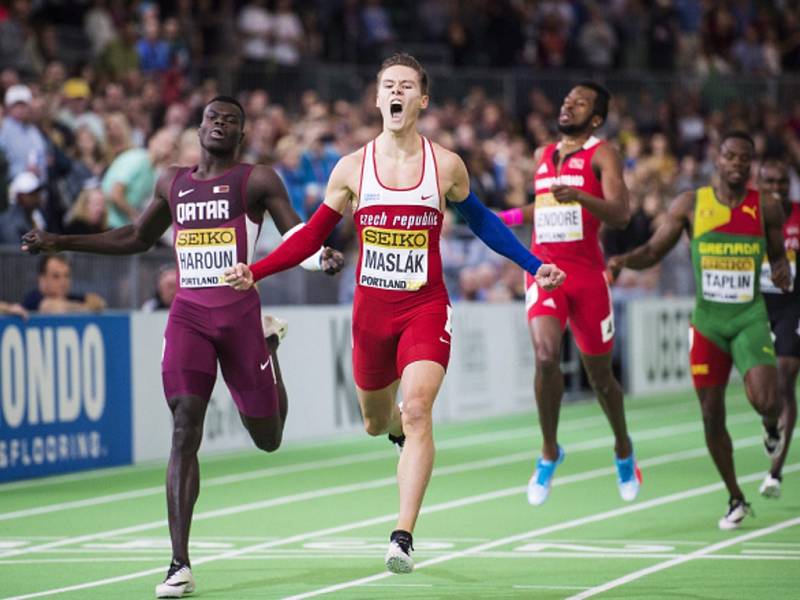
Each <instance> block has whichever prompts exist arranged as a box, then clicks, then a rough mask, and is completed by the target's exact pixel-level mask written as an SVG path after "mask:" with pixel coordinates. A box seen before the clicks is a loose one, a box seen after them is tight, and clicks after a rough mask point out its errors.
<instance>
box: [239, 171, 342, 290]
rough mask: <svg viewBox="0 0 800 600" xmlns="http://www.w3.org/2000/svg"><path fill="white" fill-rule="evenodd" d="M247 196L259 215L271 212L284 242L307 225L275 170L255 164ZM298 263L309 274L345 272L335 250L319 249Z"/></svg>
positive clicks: (339, 256) (248, 183)
mask: <svg viewBox="0 0 800 600" xmlns="http://www.w3.org/2000/svg"><path fill="white" fill-rule="evenodd" d="M247 196H248V198H247V203H248V206H256V207H257V209H256V212H257V213H258V214H259V215H260V214H263V213H264V212H265V211H266V212H268V213H269V215H270V217H272V221H273V222H274V223H275V227H276V228H277V229H278V231H279V232H280V234H281V236H282V237H283V239H284V240H287V239H289V238H290V237H291V236H292V235H294V234H295V233H296V232H297V231H299V230H300V229H301V228H302V227H304V226H305V223H303V222H302V221H301V220H300V217H299V216H298V214H297V213H296V212H295V210H294V208H293V207H292V203H291V201H290V200H289V193H288V192H287V190H286V186H285V185H284V184H283V181H282V180H281V178H280V177H279V176H278V173H277V172H276V171H275V169H273V168H272V167H268V166H265V165H256V166H255V167H254V168H253V171H252V172H251V173H250V177H249V179H248V182H247ZM299 264H300V266H301V267H302V268H304V269H305V270H307V271H319V270H320V269H321V270H323V271H325V272H326V273H328V274H329V275H332V274H334V273H338V272H339V271H341V270H342V266H343V265H344V257H343V256H342V253H341V252H339V251H338V250H334V249H333V248H328V247H317V248H316V249H315V251H314V252H312V253H311V254H310V255H309V256H308V257H306V259H305V260H303V261H301V262H300V263H299Z"/></svg>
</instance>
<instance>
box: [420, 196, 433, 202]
mask: <svg viewBox="0 0 800 600" xmlns="http://www.w3.org/2000/svg"><path fill="white" fill-rule="evenodd" d="M431 198H433V194H428V195H427V196H423V197H422V200H423V202H424V201H425V200H430V199H431Z"/></svg>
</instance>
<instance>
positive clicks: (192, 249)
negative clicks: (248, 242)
mask: <svg viewBox="0 0 800 600" xmlns="http://www.w3.org/2000/svg"><path fill="white" fill-rule="evenodd" d="M175 254H176V256H177V258H178V274H179V275H178V278H179V281H180V286H181V287H183V288H204V287H220V286H224V285H227V284H226V283H225V280H224V278H223V273H224V271H225V269H228V268H230V267H233V265H234V264H235V263H236V230H235V229H234V228H233V227H225V228H219V229H182V230H180V231H179V232H178V235H177V237H176V238H175Z"/></svg>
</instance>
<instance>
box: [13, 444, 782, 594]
mask: <svg viewBox="0 0 800 600" xmlns="http://www.w3.org/2000/svg"><path fill="white" fill-rule="evenodd" d="M743 441H747V444H746V445H757V444H760V443H761V438H760V437H753V438H747V440H741V441H740V442H743ZM706 452H707V451H706V449H705V448H696V449H694V450H688V451H683V452H677V453H672V454H665V455H662V456H658V457H655V458H652V459H649V460H645V461H641V462H640V465H641V466H643V467H650V466H655V465H658V464H665V463H674V462H677V461H679V460H685V459H691V458H697V457H701V456H705V455H706ZM788 471H789V468H785V469H784V472H785V473H786V472H788ZM612 472H615V470H614V468H613V467H612V468H609V469H594V470H593V471H587V472H585V473H577V474H575V475H572V476H567V477H562V478H560V479H559V482H560V485H566V484H569V483H574V482H577V481H584V480H587V479H593V478H596V477H601V476H606V475H608V474H609V473H612ZM762 476H763V473H760V474H759V475H758V477H762ZM720 485H721V484H720ZM715 489H716V488H715ZM524 491H525V486H515V487H511V488H506V489H504V490H496V491H493V492H487V493H483V494H478V495H476V496H470V497H466V498H460V499H458V500H452V501H449V502H443V503H440V504H434V505H432V506H427V507H423V508H422V510H421V511H420V512H421V514H431V513H436V512H440V511H449V510H451V509H452V508H456V507H461V506H468V505H471V504H478V503H481V502H486V501H490V500H495V499H497V498H504V497H507V496H512V495H515V494H520V495H521V494H522V493H523V492H524ZM634 508H635V507H634ZM395 519H397V513H390V514H387V515H381V516H378V517H373V518H371V519H364V520H362V521H355V522H351V523H346V524H344V525H339V526H336V527H330V528H327V529H320V530H317V531H311V532H308V533H302V534H297V535H294V536H291V537H288V538H283V539H279V540H275V541H270V542H264V543H261V544H254V545H252V546H248V547H245V548H239V549H236V550H230V551H227V552H222V553H220V554H217V555H215V556H208V557H201V558H199V559H196V560H193V561H192V563H193V564H194V565H200V564H204V563H207V562H213V561H218V560H226V559H230V558H235V557H237V556H242V555H245V554H251V553H253V552H258V551H260V550H265V549H267V548H274V547H277V546H284V545H288V544H294V543H297V542H303V541H306V540H309V539H315V538H320V537H325V536H332V535H337V534H339V533H342V532H345V531H352V530H353V529H359V528H363V527H370V526H372V525H380V524H383V523H387V522H391V521H394V520H395ZM164 524H165V523H162V525H164ZM139 527H143V528H150V527H149V526H139ZM128 529H130V528H128ZM124 533H128V532H124ZM124 533H123V534H124ZM115 534H116V531H111V532H104V533H101V534H95V535H89V536H83V538H90V539H98V538H100V537H113V536H114V535H115ZM542 535H544V533H542ZM82 541H84V540H83V539H78V538H72V539H67V540H63V541H62V542H63V543H59V544H50V545H43V546H39V547H37V548H34V549H32V550H31V551H40V550H47V549H49V548H52V547H55V545H67V544H70V543H80V542H82ZM498 545H499V544H498ZM45 546H48V547H45ZM482 546H483V545H481V546H476V548H482ZM4 556H5V555H2V554H0V558H3V557H4ZM454 557H455V556H454ZM163 573H164V569H163V567H162V568H154V569H148V570H146V571H139V572H136V573H129V574H127V575H118V576H114V577H108V578H105V579H100V580H96V581H90V582H86V583H81V584H76V585H72V586H68V587H63V588H56V589H51V590H44V591H41V592H34V593H31V594H25V595H23V596H14V597H12V598H6V599H5V600H24V599H27V598H39V597H42V596H51V595H54V594H60V593H65V592H71V591H76V590H81V589H88V588H94V587H99V586H103V585H108V584H112V583H120V582H123V581H129V580H131V579H138V578H140V577H145V576H147V575H155V574H162V575H163ZM387 576H389V574H388V573H383V574H381V575H378V576H375V577H377V579H383V578H385V577H387ZM371 580H372V578H370V579H369V580H368V581H363V582H361V583H368V582H369V581H371ZM356 585H359V584H356ZM349 587H352V586H349Z"/></svg>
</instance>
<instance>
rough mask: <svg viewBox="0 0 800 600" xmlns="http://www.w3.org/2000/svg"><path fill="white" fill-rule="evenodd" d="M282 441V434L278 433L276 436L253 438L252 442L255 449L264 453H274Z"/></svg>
mask: <svg viewBox="0 0 800 600" xmlns="http://www.w3.org/2000/svg"><path fill="white" fill-rule="evenodd" d="M282 441H283V433H282V432H279V433H278V434H277V435H267V436H253V442H254V443H255V445H256V448H258V449H259V450H263V451H264V452H275V451H276V450H277V449H278V448H280V447H281V442H282Z"/></svg>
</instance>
